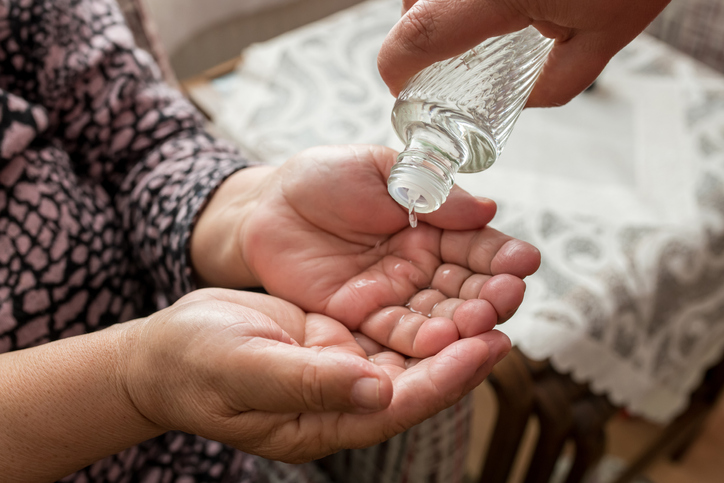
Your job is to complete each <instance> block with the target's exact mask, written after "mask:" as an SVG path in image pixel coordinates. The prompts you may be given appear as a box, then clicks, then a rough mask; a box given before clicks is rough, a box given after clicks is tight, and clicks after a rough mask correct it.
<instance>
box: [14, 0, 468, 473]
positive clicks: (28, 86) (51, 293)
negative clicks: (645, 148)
mask: <svg viewBox="0 0 724 483" xmlns="http://www.w3.org/2000/svg"><path fill="white" fill-rule="evenodd" d="M0 109H1V111H0V353H3V352H8V351H14V350H21V349H24V348H28V347H32V346H36V345H39V344H43V343H46V342H49V341H53V340H57V339H60V338H64V337H70V336H74V335H80V334H84V333H88V332H91V331H94V330H99V329H102V328H104V327H107V326H109V325H112V324H114V323H118V322H121V321H125V320H128V319H131V318H135V317H139V316H143V315H146V314H148V313H150V312H152V311H154V310H157V309H158V308H160V307H161V306H163V305H165V304H168V303H171V302H173V301H174V300H176V299H177V298H179V297H180V296H182V295H183V294H185V293H187V292H189V291H191V290H193V289H194V283H193V279H192V273H191V267H190V266H189V260H188V254H187V245H188V240H189V236H190V231H191V229H192V227H193V223H194V219H195V217H196V215H197V213H199V210H200V209H202V208H203V205H204V203H205V201H206V200H207V198H208V197H209V196H210V194H211V193H212V192H213V191H214V189H215V188H216V187H217V186H218V185H219V183H220V182H221V181H223V180H224V179H225V178H226V177H227V176H229V175H230V174H232V173H233V172H235V171H237V170H239V169H242V168H244V167H245V166H247V164H248V163H247V161H246V160H245V159H244V158H243V157H242V156H241V155H240V154H239V153H238V152H236V151H235V150H234V148H233V147H231V146H230V145H228V144H226V143H224V142H221V141H218V140H215V139H214V138H212V137H211V136H210V135H209V134H207V133H206V132H205V131H204V130H203V127H202V126H203V119H202V118H201V117H200V115H199V114H198V113H197V112H196V111H195V110H194V109H193V108H192V107H191V105H190V104H189V103H188V102H187V101H186V100H185V99H184V98H183V97H182V96H181V95H180V94H179V93H178V92H176V91H174V90H172V89H170V88H169V87H168V86H167V85H165V84H163V83H162V82H161V81H160V74H159V72H158V68H157V67H156V65H155V64H154V62H153V60H152V58H151V56H150V55H149V54H147V53H146V52H145V51H143V50H140V49H138V48H136V46H135V44H134V41H133V37H132V35H131V33H130V31H129V29H128V28H127V26H126V25H125V24H124V20H123V16H122V14H121V11H120V10H119V8H118V5H117V4H115V3H114V2H113V1H112V0H2V1H0ZM469 419H470V411H469V405H468V402H467V401H464V402H463V403H462V404H460V405H458V406H456V407H454V408H451V409H449V410H447V411H443V412H442V413H440V414H439V415H437V416H436V417H434V418H432V419H430V420H428V421H426V422H425V423H423V424H422V425H420V426H418V427H416V428H413V429H412V430H410V431H409V432H408V433H406V434H403V435H400V436H398V437H396V438H393V439H392V440H390V442H388V443H386V444H385V445H380V446H377V447H375V448H370V449H368V450H364V451H350V452H343V453H340V454H338V455H335V456H334V457H332V458H330V459H329V460H327V463H328V464H327V468H330V471H331V472H332V473H334V474H336V475H338V477H337V479H339V480H340V481H360V482H365V483H366V482H370V483H372V482H387V481H389V482H393V481H403V480H404V481H430V482H432V481H435V482H439V483H448V482H454V481H461V479H462V467H463V463H464V457H465V448H466V444H467V440H468V439H467V436H468V426H467V423H468V422H469ZM392 450H394V451H392ZM327 474H328V473H326V472H325V471H323V470H322V465H317V464H307V465H283V464H281V463H276V462H269V461H265V460H261V459H260V458H256V457H252V456H249V455H246V454H244V453H241V452H239V451H236V450H234V449H232V448H229V447H226V446H224V445H222V444H220V443H217V442H213V441H207V440H205V439H203V438H200V437H197V436H193V435H188V434H182V433H176V432H170V433H167V434H165V435H163V436H161V437H159V438H155V439H153V440H150V441H147V442H145V443H143V444H141V445H138V446H136V447H133V448H130V449H128V450H126V451H124V452H122V453H120V454H118V455H114V456H112V457H109V458H106V459H104V460H102V461H99V462H97V463H95V464H93V465H91V466H89V467H88V468H85V469H83V470H82V471H79V472H78V473H76V474H74V475H70V476H68V477H66V478H64V479H63V480H62V481H64V482H76V483H79V482H101V481H103V482H132V481H133V482H135V481H141V482H146V483H156V482H164V483H169V482H179V483H181V482H183V483H192V482H239V483H242V482H256V483H265V482H272V483H273V482H282V481H289V482H291V481H294V482H329V481H332V480H331V479H330V477H329V476H327ZM355 475H357V476H359V478H357V476H355ZM418 475H419V476H418ZM360 478H362V479H360Z"/></svg>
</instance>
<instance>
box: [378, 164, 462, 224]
mask: <svg viewBox="0 0 724 483" xmlns="http://www.w3.org/2000/svg"><path fill="white" fill-rule="evenodd" d="M387 190H388V191H389V193H390V196H392V198H393V199H394V200H395V201H397V202H398V203H399V204H400V205H402V206H403V207H404V208H405V209H406V210H414V211H415V213H431V212H433V211H435V210H437V209H438V208H440V206H441V205H442V204H443V203H444V202H445V200H446V199H447V196H448V194H449V193H450V185H449V184H448V183H447V182H446V181H445V179H444V178H442V177H441V176H440V175H439V174H438V173H435V172H434V171H432V170H430V169H428V168H426V167H425V166H422V165H421V164H419V163H417V162H410V160H407V159H405V153H402V154H401V155H400V157H399V158H398V162H397V164H395V165H394V166H393V167H392V171H391V172H390V177H389V179H388V180H387Z"/></svg>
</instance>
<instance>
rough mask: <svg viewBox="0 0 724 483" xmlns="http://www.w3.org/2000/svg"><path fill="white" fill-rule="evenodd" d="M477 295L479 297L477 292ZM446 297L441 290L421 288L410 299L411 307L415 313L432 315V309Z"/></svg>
mask: <svg viewBox="0 0 724 483" xmlns="http://www.w3.org/2000/svg"><path fill="white" fill-rule="evenodd" d="M481 287H482V285H481ZM478 293H480V291H478ZM475 296H476V297H477V294H476V295H475ZM446 298H447V296H446V295H445V294H443V293H442V292H440V291H439V290H434V289H428V290H421V291H419V292H417V293H416V294H415V295H414V296H413V297H412V298H411V299H410V302H409V308H410V310H411V311H413V312H415V313H418V314H422V315H426V316H428V317H432V309H434V308H435V306H436V305H437V304H439V303H440V302H442V301H443V300H445V299H446Z"/></svg>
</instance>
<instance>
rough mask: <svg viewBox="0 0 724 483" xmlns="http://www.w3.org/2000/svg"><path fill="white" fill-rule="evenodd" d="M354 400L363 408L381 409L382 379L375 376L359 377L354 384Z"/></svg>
mask: <svg viewBox="0 0 724 483" xmlns="http://www.w3.org/2000/svg"><path fill="white" fill-rule="evenodd" d="M352 402H353V403H355V404H356V405H357V406H359V407H360V408H363V409H380V381H379V379H375V378H374V377H363V378H361V379H358V380H357V382H355V383H354V386H352Z"/></svg>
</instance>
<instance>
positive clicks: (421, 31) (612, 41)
mask: <svg viewBox="0 0 724 483" xmlns="http://www.w3.org/2000/svg"><path fill="white" fill-rule="evenodd" d="M668 3H669V0H645V1H629V0H590V1H580V0H519V1H515V2H511V1H507V0H468V1H463V0H403V16H402V19H401V20H400V21H399V22H398V23H397V24H396V25H395V26H394V27H393V28H392V30H391V31H390V33H389V34H388V35H387V38H386V39H385V41H384V43H383V44H382V48H381V50H380V53H379V57H378V59H377V64H378V67H379V70H380V74H381V75H382V78H383V79H384V81H385V83H387V85H388V86H389V88H390V91H391V92H392V94H393V95H395V96H397V95H398V94H399V93H400V91H401V90H402V88H403V86H404V85H405V83H406V82H407V81H408V80H409V79H410V78H411V77H412V76H413V75H414V74H415V73H417V72H419V71H420V70H422V69H423V68H425V67H427V66H429V65H431V64H433V63H434V62H437V61H440V60H444V59H448V58H450V57H453V56H455V55H458V54H461V53H463V52H465V51H467V50H468V49H471V48H473V47H475V46H476V45H478V44H479V43H481V42H482V41H484V40H485V39H487V38H490V37H495V36H498V35H503V34H507V33H511V32H515V31H518V30H521V29H523V28H525V27H527V26H529V25H532V26H533V27H535V28H536V29H538V30H539V31H540V32H541V34H543V35H545V36H546V37H549V38H552V39H555V40H556V43H555V45H554V47H553V50H552V51H551V52H550V54H549V56H548V60H547V61H546V64H545V66H544V67H543V71H542V73H541V75H540V77H539V78H538V81H537V83H536V85H535V87H534V88H533V92H532V93H531V95H530V97H529V98H528V106H531V107H545V106H557V105H562V104H565V103H567V102H568V101H570V100H571V99H572V98H573V97H575V96H576V95H578V94H579V93H581V92H582V91H583V90H584V89H586V87H588V86H589V85H591V84H592V83H593V81H594V80H596V77H598V75H599V74H600V73H601V71H602V70H603V68H604V67H605V66H606V64H607V63H608V61H609V60H610V59H611V57H613V56H614V54H616V52H618V51H619V50H621V49H622V48H623V47H624V46H625V45H626V44H628V43H629V42H631V40H633V39H634V37H636V36H637V35H638V34H639V33H641V32H642V31H643V29H644V28H646V26H647V25H648V24H649V23H650V22H651V21H652V20H653V19H654V18H655V17H656V15H658V14H659V12H661V10H663V8H664V7H665V6H666V5H667V4H668Z"/></svg>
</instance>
